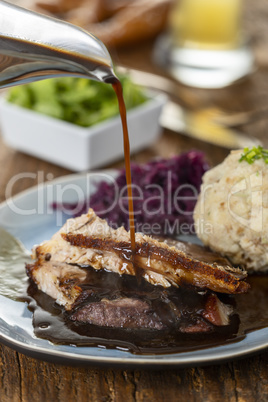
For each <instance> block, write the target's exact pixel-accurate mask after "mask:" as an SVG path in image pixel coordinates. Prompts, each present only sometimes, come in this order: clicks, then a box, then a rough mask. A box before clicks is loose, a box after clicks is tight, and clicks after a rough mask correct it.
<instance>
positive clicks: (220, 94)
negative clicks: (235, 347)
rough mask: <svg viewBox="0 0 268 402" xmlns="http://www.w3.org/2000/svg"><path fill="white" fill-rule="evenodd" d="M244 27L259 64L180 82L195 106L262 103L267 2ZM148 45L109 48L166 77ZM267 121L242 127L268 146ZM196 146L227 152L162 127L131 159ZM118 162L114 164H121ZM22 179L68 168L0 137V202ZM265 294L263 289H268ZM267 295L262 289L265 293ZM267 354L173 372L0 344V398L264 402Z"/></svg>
mask: <svg viewBox="0 0 268 402" xmlns="http://www.w3.org/2000/svg"><path fill="white" fill-rule="evenodd" d="M244 9H245V18H244V26H245V29H246V30H247V32H248V33H249V34H250V36H251V38H252V39H253V48H254V52H255V54H256V64H257V68H256V71H254V73H253V74H252V75H251V76H250V77H248V78H247V79H245V80H243V81H242V82H240V83H238V84H236V85H234V86H232V87H230V88H225V89H222V90H217V91H212V90H211V91H205V90H194V89H189V88H186V87H183V86H181V88H180V96H181V97H183V99H184V100H186V101H194V102H195V103H196V104H200V105H217V106H219V107H222V108H224V109H225V110H228V111H239V110H249V109H251V108H253V107H254V108H255V107H263V105H268V23H267V18H268V2H267V1H266V0H245V1H244ZM151 52H152V44H151V43H144V44H143V45H142V47H138V46H137V47H133V48H131V49H123V50H120V51H116V52H113V59H114V62H115V63H123V64H126V65H129V66H132V67H136V68H140V69H143V70H145V71H152V72H156V73H160V74H164V73H163V72H162V71H160V69H159V68H157V67H156V66H154V65H153V63H152V59H151ZM267 128H268V116H267V119H263V120H262V121H259V122H255V123H254V124H250V125H247V126H245V127H242V128H241V129H243V131H244V132H246V133H250V135H253V136H256V137H257V138H259V139H261V140H262V141H263V143H264V144H266V145H268V144H267ZM193 148H196V149H200V150H202V151H204V152H205V153H206V155H207V158H208V160H209V161H210V163H211V165H215V164H217V163H219V162H220V161H222V159H223V158H224V157H225V156H226V155H227V153H228V151H227V150H225V149H221V148H217V147H214V146H212V145H209V144H205V143H203V142H201V141H194V140H191V139H189V138H188V137H187V136H185V135H178V134H175V133H172V132H169V131H165V132H164V133H163V135H162V136H161V138H160V139H159V140H158V141H157V142H156V143H155V144H153V146H152V147H151V148H150V149H147V150H145V151H143V152H140V153H138V154H136V155H134V156H133V158H132V160H135V161H137V162H144V161H147V160H149V159H151V158H152V157H154V156H164V157H168V156H170V155H172V154H176V153H180V152H182V151H185V150H189V149H193ZM122 165H123V161H122V160H121V161H118V163H116V164H114V165H113V167H118V166H122ZM21 172H26V173H32V174H33V176H35V177H32V178H28V179H21V180H18V181H17V182H16V185H14V187H13V189H12V195H14V194H16V193H18V192H20V191H22V190H24V189H26V188H29V187H31V186H33V185H35V184H36V183H37V172H43V177H44V179H45V180H47V179H48V178H52V177H59V176H62V175H65V174H68V173H70V172H69V171H67V170H66V169H62V168H60V167H58V166H55V165H52V164H49V163H47V162H44V161H41V160H38V159H36V158H34V157H30V156H27V155H25V154H22V153H20V152H16V151H15V150H12V149H11V148H9V147H7V146H6V145H4V144H3V142H2V141H1V140H0V201H4V200H5V198H6V186H7V184H8V183H9V180H10V179H12V177H14V175H16V174H19V173H21ZM267 293H268V292H267ZM267 297H268V294H267ZM267 400H268V352H263V353H261V354H259V355H257V356H254V357H248V358H245V359H243V360H240V361H230V362H228V363H226V364H220V365H213V366H206V367H192V368H185V369H172V370H166V369H165V370H158V371H154V370H127V369H126V370H119V369H113V367H107V368H98V367H69V366H62V365H57V364H53V363H47V362H43V361H39V360H35V359H32V358H29V357H27V356H25V355H23V354H21V353H18V352H16V351H14V350H12V349H10V348H9V347H6V346H4V345H0V401H1V402H10V401H15V402H16V401H107V402H108V401H109V402H110V401H118V402H121V401H122V402H126V401H189V402H190V401H212V402H215V401H231V402H232V401H240V402H242V401H267Z"/></svg>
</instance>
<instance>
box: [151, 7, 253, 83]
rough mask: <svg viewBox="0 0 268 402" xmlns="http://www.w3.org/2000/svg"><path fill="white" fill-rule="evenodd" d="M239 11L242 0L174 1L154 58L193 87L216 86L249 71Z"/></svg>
mask: <svg viewBox="0 0 268 402" xmlns="http://www.w3.org/2000/svg"><path fill="white" fill-rule="evenodd" d="M241 11H242V0H178V1H175V3H174V7H173V9H172V11H171V14H170V24H169V28H170V29H169V34H168V35H166V36H165V37H164V38H163V37H162V38H160V40H159V42H158V45H157V47H158V48H156V52H155V54H156V59H158V61H159V60H160V59H161V57H162V56H164V60H165V65H166V66H167V67H168V68H169V70H170V72H171V73H172V75H173V76H175V77H176V78H177V79H178V80H180V81H181V82H183V83H185V84H187V85H191V86H195V87H203V88H217V87H218V88H220V87H223V86H226V85H229V84H231V83H232V82H234V81H236V80H237V79H239V78H241V77H243V76H245V75H247V74H249V73H250V72H251V71H252V67H253V56H252V52H251V49H250V47H249V45H248V41H246V39H245V37H244V34H243V32H242V29H241ZM157 52H158V53H159V54H158V55H157ZM160 53H161V54H160ZM158 56H159V57H158ZM161 64H163V57H162V63H161Z"/></svg>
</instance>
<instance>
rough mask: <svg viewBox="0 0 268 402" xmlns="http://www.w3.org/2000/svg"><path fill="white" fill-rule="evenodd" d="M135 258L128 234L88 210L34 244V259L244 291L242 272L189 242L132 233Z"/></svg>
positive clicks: (168, 282)
mask: <svg viewBox="0 0 268 402" xmlns="http://www.w3.org/2000/svg"><path fill="white" fill-rule="evenodd" d="M135 239H136V250H135V256H134V259H133V256H132V252H131V245H130V235H129V232H127V231H126V230H125V229H124V228H123V227H120V228H118V229H113V228H111V227H110V226H109V225H108V223H107V222H106V221H105V220H102V219H100V218H99V217H98V216H97V215H96V214H95V213H94V211H93V210H92V209H89V211H88V213H87V214H84V215H81V216H80V217H78V218H74V219H69V220H68V221H67V222H66V224H65V225H64V226H63V227H62V228H61V229H60V230H59V231H58V232H57V233H56V234H55V235H54V236H53V237H52V238H51V240H49V241H46V242H44V243H42V244H41V245H39V246H37V247H36V248H35V250H34V252H33V258H36V259H37V260H39V261H43V260H51V261H53V262H56V261H57V262H65V263H68V264H79V265H90V266H92V267H94V268H95V269H105V270H109V271H112V272H116V273H118V274H120V275H122V274H129V275H135V274H136V271H137V267H138V268H139V270H140V271H142V272H141V274H142V276H143V278H145V279H146V280H147V281H148V282H150V283H151V284H154V285H161V286H163V287H169V286H170V285H173V286H183V285H192V286H194V287H197V288H199V289H210V290H212V291H215V292H221V293H230V294H235V293H244V292H246V291H247V290H248V288H249V285H248V284H247V282H245V278H246V276H247V274H246V272H245V271H244V270H242V269H240V268H234V267H233V266H232V265H231V264H230V263H229V261H228V260H226V259H225V258H222V257H221V256H219V255H218V254H216V253H212V252H210V251H209V250H207V249H205V248H203V247H201V246H198V245H193V244H189V243H182V242H177V241H171V242H169V241H167V240H160V241H159V240H157V239H154V238H152V237H150V236H146V235H144V234H142V233H136V238H135Z"/></svg>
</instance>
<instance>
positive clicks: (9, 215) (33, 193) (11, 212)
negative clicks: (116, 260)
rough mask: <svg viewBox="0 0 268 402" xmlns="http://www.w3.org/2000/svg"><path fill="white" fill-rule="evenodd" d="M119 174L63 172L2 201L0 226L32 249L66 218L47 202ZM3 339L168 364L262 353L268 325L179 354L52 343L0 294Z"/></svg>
mask: <svg viewBox="0 0 268 402" xmlns="http://www.w3.org/2000/svg"><path fill="white" fill-rule="evenodd" d="M115 174H116V172H114V171H112V172H111V171H103V172H99V173H95V174H88V175H71V176H65V177H63V178H60V179H56V180H54V181H51V182H48V183H47V184H44V185H39V186H38V187H33V188H31V189H30V190H27V191H24V192H22V193H20V194H19V195H17V196H15V197H13V198H12V199H9V200H8V201H7V202H4V203H2V204H1V205H0V226H1V227H2V228H4V229H6V230H7V231H8V232H9V233H11V234H12V235H14V236H16V237H17V238H18V239H19V240H20V241H21V242H22V243H23V244H24V246H25V247H26V248H27V249H28V250H30V249H31V248H32V246H33V245H34V244H36V243H39V242H40V241H43V240H45V239H48V238H50V237H51V235H52V234H53V233H54V232H55V231H56V230H57V229H58V226H61V225H62V222H61V220H62V219H65V218H66V216H61V213H57V214H56V213H53V212H52V209H51V208H50V207H49V206H50V205H51V202H52V201H55V200H59V199H58V198H57V197H58V196H59V194H60V195H61V199H62V200H63V201H69V202H75V201H77V200H78V199H81V197H82V196H83V194H85V195H86V196H87V195H88V194H89V193H90V192H91V190H92V188H93V186H94V184H93V182H92V180H93V181H94V182H95V181H98V180H101V179H102V180H103V179H104V178H105V177H106V179H108V177H114V176H115ZM110 180H111V179H110ZM57 221H58V222H57ZM0 259H1V255H0ZM22 269H24V268H23V267H22ZM0 280H1V279H0ZM0 341H1V342H3V343H4V344H7V345H8V346H10V347H12V348H14V349H15V350H17V351H19V352H22V353H24V354H27V355H30V356H32V357H36V358H40V359H43V360H47V361H53V362H60V363H64V364H81V365H82V364H87V365H107V366H121V367H143V368H145V367H154V368H156V367H157V368H164V367H172V366H176V367H183V366H197V365H204V364H215V363H220V362H223V361H228V360H232V359H235V358H240V357H245V356H248V355H250V354H253V353H257V352H260V351H262V350H263V349H265V348H266V347H267V346H268V328H264V329H260V330H257V331H254V332H251V333H249V334H247V335H246V336H245V337H244V338H243V339H242V340H241V341H236V342H233V343H226V344H224V345H222V346H217V347H210V348H207V349H202V350H196V351H191V352H184V353H176V354H166V355H146V356H145V355H134V354H131V353H129V352H126V351H122V350H116V349H103V348H97V347H75V346H66V345H53V344H52V343H50V342H49V341H46V340H43V339H39V338H36V337H35V335H34V333H33V327H32V314H31V312H30V311H29V310H28V308H27V304H25V303H22V302H17V301H13V300H11V299H10V298H7V297H4V296H0Z"/></svg>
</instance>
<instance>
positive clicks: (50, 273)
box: [26, 261, 87, 310]
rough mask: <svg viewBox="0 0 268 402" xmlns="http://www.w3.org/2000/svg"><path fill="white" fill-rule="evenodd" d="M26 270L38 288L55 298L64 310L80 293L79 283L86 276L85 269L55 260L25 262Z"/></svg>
mask: <svg viewBox="0 0 268 402" xmlns="http://www.w3.org/2000/svg"><path fill="white" fill-rule="evenodd" d="M26 272H27V275H28V276H29V277H30V278H31V279H32V280H33V282H34V283H35V284H36V285H37V286H38V288H39V289H40V290H42V291H43V292H44V293H46V294H48V295H49V296H50V297H52V298H53V299H55V300H56V302H57V303H58V304H60V305H62V306H64V307H65V309H66V310H70V309H71V307H72V305H73V303H74V302H75V300H76V299H77V298H78V296H79V295H80V294H81V292H82V289H81V287H80V284H81V283H83V281H85V279H86V277H87V272H86V270H85V269H82V268H80V267H77V266H73V265H69V264H63V263H60V262H55V261H53V262H52V261H43V262H42V263H40V262H36V263H35V264H27V265H26Z"/></svg>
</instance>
